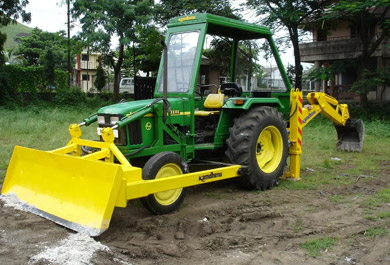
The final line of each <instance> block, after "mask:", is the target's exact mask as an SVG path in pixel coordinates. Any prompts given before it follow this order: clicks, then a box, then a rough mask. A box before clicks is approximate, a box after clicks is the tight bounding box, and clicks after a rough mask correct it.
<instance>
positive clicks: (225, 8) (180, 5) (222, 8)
mask: <svg viewBox="0 0 390 265" xmlns="http://www.w3.org/2000/svg"><path fill="white" fill-rule="evenodd" d="M235 11H237V10H235V9H233V8H232V7H231V5H230V0H209V1H204V0H181V1H177V0H161V1H160V3H159V4H157V5H156V20H157V21H158V22H159V23H160V24H162V25H166V24H168V22H169V19H171V18H174V17H177V16H183V15H187V14H190V13H195V12H199V13H210V14H214V15H219V16H223V17H229V18H234V19H238V18H239V17H238V16H237V15H235V14H234V12H235Z"/></svg>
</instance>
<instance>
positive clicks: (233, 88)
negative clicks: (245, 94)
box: [221, 82, 242, 97]
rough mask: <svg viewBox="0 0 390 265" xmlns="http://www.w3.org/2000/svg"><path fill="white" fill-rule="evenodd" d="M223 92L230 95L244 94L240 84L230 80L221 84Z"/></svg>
mask: <svg viewBox="0 0 390 265" xmlns="http://www.w3.org/2000/svg"><path fill="white" fill-rule="evenodd" d="M221 93H222V94H225V96H228V97H234V96H237V97H239V96H241V95H242V87H241V85H240V84H237V83H233V82H231V83H230V82H229V83H223V84H222V85H221Z"/></svg>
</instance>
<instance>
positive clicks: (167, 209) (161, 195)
mask: <svg viewBox="0 0 390 265" xmlns="http://www.w3.org/2000/svg"><path fill="white" fill-rule="evenodd" d="M188 171H189V170H188V165H187V163H186V162H185V161H184V159H183V158H182V157H181V156H179V155H178V154H176V153H173V152H162V153H158V154H156V155H154V156H152V157H151V158H150V159H149V160H148V161H147V162H146V163H145V166H144V167H143V169H142V178H143V179H145V180H150V179H158V178H165V177H171V176H176V175H181V174H184V173H188ZM184 197H185V189H184V188H180V189H173V190H168V191H162V192H158V193H155V194H150V195H149V196H147V197H145V198H141V202H142V204H143V205H144V206H145V208H147V209H148V210H149V211H151V212H152V213H154V214H167V213H171V212H174V211H176V210H177V209H178V208H179V206H180V205H181V203H182V202H183V200H184Z"/></svg>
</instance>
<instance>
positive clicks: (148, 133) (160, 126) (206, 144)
mask: <svg viewBox="0 0 390 265" xmlns="http://www.w3.org/2000/svg"><path fill="white" fill-rule="evenodd" d="M195 32H196V33H199V35H197V34H195ZM206 34H211V35H218V36H222V37H226V38H229V39H230V40H231V43H232V52H231V54H229V55H227V56H231V57H230V58H231V61H232V63H231V66H230V81H231V82H234V80H235V71H236V67H235V60H236V57H237V56H236V53H237V47H238V42H239V41H240V40H249V39H259V38H265V39H267V40H268V42H269V44H270V48H271V50H272V52H273V55H274V58H275V61H276V63H277V65H278V67H279V70H280V73H281V75H282V78H283V80H284V83H285V86H286V88H287V89H286V91H282V92H274V91H270V93H268V96H267V97H258V96H257V97H254V96H253V95H254V92H245V93H243V95H242V96H241V97H234V98H228V99H226V100H225V103H224V106H223V107H222V108H221V109H220V110H219V115H215V116H213V117H208V118H207V117H206V118H204V117H195V111H196V110H205V107H204V106H203V103H204V101H205V97H203V98H201V97H199V96H198V95H196V94H195V91H196V89H197V82H198V78H199V69H200V64H201V58H202V54H203V47H204V43H205V39H206ZM185 36H196V37H197V38H198V39H197V42H196V43H195V42H194V41H193V43H191V44H190V45H191V46H190V47H192V48H193V50H189V51H191V56H193V57H189V58H190V59H188V60H192V59H191V58H193V60H192V61H190V62H192V63H191V64H185V65H184V66H183V67H186V66H188V65H191V67H192V68H189V67H188V68H186V69H185V70H183V71H188V72H186V73H187V75H184V74H182V75H181V76H178V74H177V73H176V72H172V73H174V74H175V75H174V76H173V77H174V78H175V79H173V77H172V75H170V73H171V72H169V71H180V70H182V69H180V68H174V67H177V66H176V62H174V63H172V62H171V65H169V64H168V70H169V69H171V70H169V71H168V74H169V75H168V81H170V80H171V81H173V82H178V80H179V79H180V78H182V79H184V78H188V80H187V79H186V80H183V83H182V84H186V85H182V86H183V87H184V88H186V89H182V90H174V89H173V88H172V89H170V88H169V87H168V94H167V95H168V98H167V101H168V102H169V111H168V115H167V118H166V120H165V121H164V117H163V104H164V100H162V99H161V98H162V97H163V93H162V89H161V88H160V84H161V83H162V76H163V58H162V60H161V63H160V70H159V73H158V75H157V82H156V88H155V92H154V99H149V100H138V101H130V102H125V103H118V104H115V105H111V106H107V107H103V108H101V109H100V110H99V111H98V113H97V115H116V116H120V117H122V119H121V120H120V121H119V122H117V123H116V124H117V126H118V127H119V130H120V132H121V133H125V134H126V138H127V142H126V144H122V145H119V144H117V145H118V148H119V149H120V150H121V151H122V152H123V153H124V154H125V155H126V154H127V156H128V158H129V159H131V158H137V157H149V156H152V155H154V154H157V153H159V152H162V151H172V152H177V153H179V154H180V155H181V156H182V157H183V158H184V159H185V160H186V161H191V160H192V159H193V158H194V157H195V155H196V152H195V151H200V150H213V149H217V148H221V147H223V146H224V144H225V140H226V139H227V138H228V137H229V128H230V127H232V125H233V120H234V118H236V117H238V116H239V115H241V114H242V113H243V112H246V111H248V110H250V109H251V108H253V107H256V106H262V105H263V106H273V107H275V108H277V109H278V110H279V111H280V112H281V113H283V114H284V115H285V116H286V117H287V116H288V113H289V100H290V95H289V92H290V90H291V84H290V83H289V80H288V78H287V75H286V71H285V69H284V67H283V65H282V62H281V59H280V56H279V54H278V51H277V48H276V46H275V43H274V41H273V39H272V33H271V31H270V30H269V29H268V28H266V27H262V26H259V25H255V24H250V23H246V22H242V21H237V20H233V19H229V18H224V17H220V16H216V15H211V14H192V15H188V16H183V17H178V18H173V19H171V20H170V23H169V25H168V31H167V34H166V39H165V42H166V43H167V45H168V58H173V60H178V62H179V63H184V62H186V61H184V60H183V58H182V57H183V54H185V50H186V47H185V46H184V47H183V46H182V47H183V48H181V50H180V49H177V47H176V46H175V45H178V44H177V42H175V41H176V38H181V39H180V40H181V42H182V43H186V41H188V40H185V38H186V37H185ZM171 40H172V43H173V44H172V47H171V46H170V41H171ZM179 43H180V42H179ZM170 47H171V48H172V50H171V52H170V53H169V51H170V50H169V49H170ZM183 50H184V52H183ZM175 52H176V53H175ZM187 52H188V51H187ZM177 54H179V55H177ZM180 54H181V55H180ZM170 56H173V57H170ZM175 56H176V57H175ZM180 56H181V57H180ZM184 56H187V55H184ZM179 60H181V61H179ZM169 62H170V61H168V63H169ZM186 63H188V62H186ZM172 65H173V66H172ZM178 65H180V64H178ZM170 67H171V68H170ZM172 69H176V70H172ZM188 69H190V70H188ZM179 77H180V78H179ZM170 78H171V79H170ZM184 81H185V82H184ZM168 83H169V82H168ZM186 86H188V89H187V87H186ZM176 87H179V85H178V83H176ZM265 92H266V91H265ZM260 94H261V93H260ZM269 95H270V96H269ZM156 99H159V100H157V101H156ZM236 99H243V100H244V104H242V105H236V104H235V103H234V102H235V100H236ZM97 115H91V116H90V117H88V118H87V119H85V120H84V122H85V123H86V125H89V124H90V123H92V122H93V121H96V119H97ZM207 119H210V122H209V125H210V124H212V125H213V126H214V127H215V129H214V131H212V132H213V134H212V138H211V140H207V141H203V142H199V137H200V135H199V130H202V129H204V128H202V126H204V125H202V122H204V121H207ZM212 119H214V120H212ZM136 123H137V125H136V126H135V124H136ZM199 124H200V125H199ZM197 126H198V127H197ZM199 127H200V128H199ZM205 127H207V126H205ZM208 137H210V136H208ZM207 139H209V138H207Z"/></svg>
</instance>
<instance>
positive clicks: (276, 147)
mask: <svg viewBox="0 0 390 265" xmlns="http://www.w3.org/2000/svg"><path fill="white" fill-rule="evenodd" d="M282 155H283V139H282V135H281V133H280V131H279V130H278V129H277V128H276V127H275V126H267V127H266V128H264V130H262V131H261V133H260V135H259V138H258V139H257V144H256V159H257V163H258V165H259V167H260V169H261V170H262V171H263V172H265V173H271V172H273V171H275V170H276V168H277V167H278V166H279V164H280V161H281V160H282Z"/></svg>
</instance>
